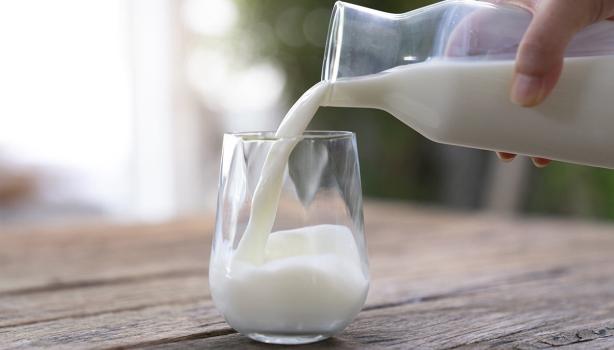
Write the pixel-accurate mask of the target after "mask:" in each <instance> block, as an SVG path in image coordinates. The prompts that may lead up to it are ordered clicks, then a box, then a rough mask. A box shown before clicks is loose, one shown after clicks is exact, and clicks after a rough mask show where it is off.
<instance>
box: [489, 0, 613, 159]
mask: <svg viewBox="0 0 614 350" xmlns="http://www.w3.org/2000/svg"><path fill="white" fill-rule="evenodd" d="M494 2H498V3H502V2H507V3H512V4H516V5H519V6H521V7H523V8H525V9H527V10H529V11H531V12H532V13H533V19H532V21H531V24H530V25H529V28H528V29H527V32H526V33H525V35H524V37H523V39H522V41H521V43H520V47H519V49H518V55H517V58H516V68H515V73H514V78H513V83H512V89H511V92H510V98H511V100H512V102H514V103H516V104H518V105H520V106H523V107H533V106H536V105H538V104H540V103H542V102H543V101H544V100H545V99H546V98H547V97H548V95H549V94H550V93H551V92H552V90H553V89H554V86H555V85H556V83H557V81H558V80H559V77H560V75H561V71H562V69H563V57H564V53H565V49H566V48H567V45H568V44H569V42H570V41H571V39H572V38H573V36H574V35H575V34H576V33H577V32H578V31H580V30H581V29H582V28H584V27H586V26H588V25H590V24H593V23H595V22H598V21H602V20H605V19H609V18H611V17H612V16H614V0H581V1H578V0H497V1H494ZM497 155H498V156H499V158H501V159H502V160H504V161H512V160H513V159H514V158H515V157H516V155H515V154H511V153H502V152H499V153H497ZM549 163H550V160H548V159H543V158H533V164H535V165H536V166H537V167H540V168H541V167H545V166H546V165H548V164H549Z"/></svg>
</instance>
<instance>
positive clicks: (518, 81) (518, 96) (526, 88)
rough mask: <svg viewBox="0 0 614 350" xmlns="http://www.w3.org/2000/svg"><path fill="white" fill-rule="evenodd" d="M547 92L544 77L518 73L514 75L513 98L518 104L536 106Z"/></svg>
mask: <svg viewBox="0 0 614 350" xmlns="http://www.w3.org/2000/svg"><path fill="white" fill-rule="evenodd" d="M544 94H545V90H544V81H543V79H542V78H539V77H534V76H531V75H526V74H520V73H517V74H516V75H515V76H514V83H513V85H512V94H511V99H512V102H514V103H515V104H517V105H521V106H524V107H531V106H535V105H537V104H538V103H540V102H541V100H542V99H543V97H544Z"/></svg>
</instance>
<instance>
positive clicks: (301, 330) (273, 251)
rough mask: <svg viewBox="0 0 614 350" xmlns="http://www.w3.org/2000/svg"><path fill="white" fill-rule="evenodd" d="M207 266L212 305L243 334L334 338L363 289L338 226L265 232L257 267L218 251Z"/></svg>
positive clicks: (352, 250) (225, 249) (354, 252)
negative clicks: (321, 335)
mask: <svg viewBox="0 0 614 350" xmlns="http://www.w3.org/2000/svg"><path fill="white" fill-rule="evenodd" d="M211 264H212V268H211V270H210V285H211V294H212V295H213V297H214V300H215V304H216V306H217V307H218V309H219V310H220V311H221V312H222V314H223V315H224V316H225V318H226V320H227V321H228V323H229V324H230V325H231V326H232V327H234V328H235V329H236V330H238V331H239V332H241V333H243V334H250V333H269V334H277V335H283V334H288V335H289V334H306V335H307V334H313V335H318V334H323V335H331V334H334V333H336V332H338V331H340V330H342V329H343V328H345V326H347V324H348V323H349V322H350V321H351V320H352V319H353V318H354V317H355V316H356V314H358V312H359V311H360V309H361V308H362V305H363V304H364V301H365V298H366V295H367V290H368V280H367V278H366V277H365V275H364V273H363V271H362V269H361V266H362V263H361V260H360V255H359V253H358V249H357V248H356V242H355V241H354V237H353V235H352V232H351V231H350V230H349V229H348V228H346V227H344V226H337V225H320V226H312V227H305V228H301V229H295V230H289V231H279V232H274V233H271V234H270V235H269V237H268V242H267V245H266V250H265V254H264V261H263V262H262V263H261V264H254V263H252V262H249V261H242V260H237V259H236V258H235V257H234V256H233V254H232V250H231V247H229V246H227V245H226V246H222V248H221V249H220V251H219V252H217V253H216V256H215V257H214V259H212V261H211ZM228 266H232V269H231V270H230V271H229V270H228V269H227V268H228Z"/></svg>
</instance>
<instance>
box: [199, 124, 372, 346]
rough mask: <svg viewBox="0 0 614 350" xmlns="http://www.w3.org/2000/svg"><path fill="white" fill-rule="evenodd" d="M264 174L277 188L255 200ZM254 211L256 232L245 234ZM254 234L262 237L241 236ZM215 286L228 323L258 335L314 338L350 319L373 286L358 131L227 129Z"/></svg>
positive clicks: (274, 339) (280, 340) (286, 340)
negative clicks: (290, 134) (283, 134)
mask: <svg viewBox="0 0 614 350" xmlns="http://www.w3.org/2000/svg"><path fill="white" fill-rule="evenodd" d="M267 157H269V158H272V159H269V160H268V161H267ZM273 158H274V159H273ZM286 159H287V163H286ZM271 161H277V162H278V164H279V165H280V167H279V168H278V170H279V171H278V172H277V173H279V177H278V186H276V185H275V181H277V180H276V175H275V171H271V169H270V168H267V167H269V166H270V164H269V165H267V166H265V164H267V162H268V163H270V162H271ZM263 168H266V170H264V171H263ZM263 172H264V173H265V175H264V176H263V177H261V175H262V174H263ZM259 181H263V182H268V185H269V186H270V187H269V190H271V188H273V189H274V188H278V189H280V190H279V191H278V192H276V191H274V190H271V191H268V193H267V195H266V196H265V197H266V200H265V201H261V202H258V203H257V204H254V203H252V200H253V198H254V196H255V194H256V193H257V189H258V186H259ZM271 184H273V185H272V186H271ZM261 186H264V185H263V184H261ZM259 191H261V192H262V189H260V190H259ZM254 205H256V206H260V209H261V210H260V212H259V215H255V214H253V213H256V212H258V208H252V206H254ZM265 207H266V209H263V208H265ZM253 210H254V211H253ZM263 212H264V213H265V214H266V212H268V214H269V216H270V215H271V213H273V214H272V215H273V216H272V218H274V220H273V219H271V225H269V226H272V227H267V225H266V224H264V225H263V224H262V222H266V221H267V220H266V218H265V217H266V216H267V215H264V214H263ZM250 214H251V215H250ZM250 216H259V217H260V221H258V219H257V218H255V217H251V220H253V221H258V222H259V223H260V226H258V228H259V231H258V230H256V231H250V233H248V234H246V233H245V232H246V229H247V228H248V224H249V223H250ZM252 225H253V223H252ZM254 232H255V233H254ZM249 235H253V236H254V237H256V236H258V237H260V238H262V239H251V238H254V237H251V238H250V240H248V239H245V240H244V242H243V243H241V242H242V239H243V237H244V236H249ZM240 243H241V245H240ZM242 251H243V252H242ZM244 252H248V254H243V253H244ZM209 285H210V289H211V295H212V298H213V301H214V303H215V305H216V307H217V308H218V310H219V311H220V312H221V314H222V315H223V316H224V318H225V319H226V321H227V322H228V324H229V325H230V326H232V327H233V328H235V329H236V330H237V331H238V332H240V333H242V334H244V335H245V336H247V337H249V338H252V339H254V340H257V341H262V342H266V343H276V344H305V343H311V342H315V341H319V340H323V339H326V338H328V337H330V336H332V335H334V334H336V333H338V332H340V331H341V330H343V329H344V328H345V327H346V326H347V325H348V324H349V323H350V322H351V321H352V319H353V318H354V317H355V316H356V315H357V314H358V312H359V311H360V309H361V308H362V306H363V305H364V301H365V298H366V295H367V290H368V286H369V276H368V262H367V255H366V248H365V238H364V227H363V213H362V190H361V184H360V170H359V164H358V154H357V150H356V137H355V135H354V134H353V133H351V132H338V131H308V132H305V133H304V134H303V135H301V136H299V137H295V138H276V137H275V136H274V133H268V132H258V133H238V134H226V135H224V143H223V152H222V165H221V171H220V183H219V194H218V204H217V218H216V227H215V236H214V238H213V245H212V252H211V260H210V265H209Z"/></svg>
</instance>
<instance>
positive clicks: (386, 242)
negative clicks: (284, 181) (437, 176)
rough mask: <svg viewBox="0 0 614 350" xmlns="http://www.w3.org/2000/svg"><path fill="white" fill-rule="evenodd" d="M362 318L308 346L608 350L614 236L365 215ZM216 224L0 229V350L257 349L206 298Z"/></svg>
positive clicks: (582, 229)
mask: <svg viewBox="0 0 614 350" xmlns="http://www.w3.org/2000/svg"><path fill="white" fill-rule="evenodd" d="M365 211H366V213H365V218H366V228H367V229H366V231H367V239H368V247H369V255H370V264H371V274H372V276H371V277H372V283H371V290H370V294H369V297H368V300H367V305H366V306H365V309H364V310H363V311H362V312H361V313H360V314H359V316H358V317H357V319H356V320H355V321H354V322H353V323H352V324H351V325H350V326H349V327H348V328H347V329H346V330H345V331H344V332H342V333H341V334H339V335H338V336H336V337H335V338H334V339H331V340H328V341H325V342H321V343H317V344H313V345H308V346H301V347H295V349H298V348H306V349H331V348H339V349H365V348H367V349H370V348H373V349H379V348H398V349H407V348H427V349H454V348H458V349H463V348H501V349H508V348H517V349H545V348H553V347H562V348H565V349H567V348H578V349H584V348H586V349H589V348H590V349H593V348H596V349H599V348H604V349H605V348H612V347H614V227H613V226H610V225H606V224H590V223H583V222H572V221H564V220H542V219H531V220H527V219H512V218H500V217H492V216H487V215H478V214H461V213H448V212H445V211H439V210H433V209H420V208H414V207H409V206H404V205H399V204H387V203H371V204H368V205H367V206H366V208H365ZM212 226H213V221H212V220H211V219H199V220H181V221H177V222H172V223H167V224H161V225H132V226H125V225H123V226H122V225H92V226H88V227H81V228H73V229H36V230H33V229H32V230H19V232H16V231H15V230H13V231H12V232H0V267H1V268H0V348H2V349H30V348H46V349H47V348H52V349H73V348H78V349H81V348H96V349H137V348H148V349H151V348H153V349H162V348H164V349H166V348H171V349H203V348H204V349H226V348H233V349H234V348H237V349H239V348H240V349H264V348H280V347H271V346H268V345H265V344H258V343H255V342H252V341H250V340H248V339H246V338H244V337H242V336H241V335H239V334H236V332H234V330H232V329H231V328H229V327H228V326H227V325H226V323H225V322H224V321H223V319H222V318H221V317H220V316H219V315H218V313H217V312H216V310H215V308H214V307H213V305H212V302H211V300H210V298H209V292H208V285H207V264H208V255H209V249H210V239H211V230H212Z"/></svg>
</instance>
